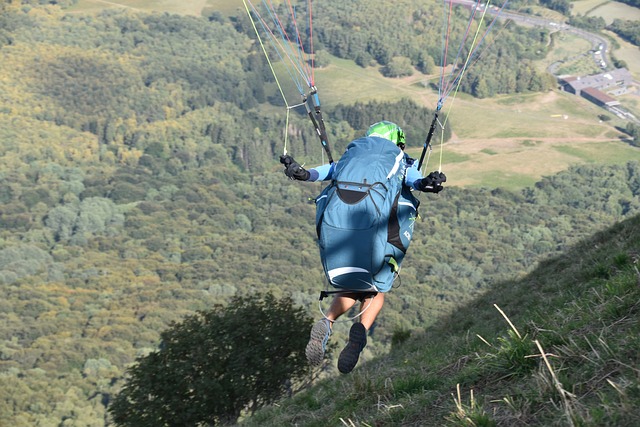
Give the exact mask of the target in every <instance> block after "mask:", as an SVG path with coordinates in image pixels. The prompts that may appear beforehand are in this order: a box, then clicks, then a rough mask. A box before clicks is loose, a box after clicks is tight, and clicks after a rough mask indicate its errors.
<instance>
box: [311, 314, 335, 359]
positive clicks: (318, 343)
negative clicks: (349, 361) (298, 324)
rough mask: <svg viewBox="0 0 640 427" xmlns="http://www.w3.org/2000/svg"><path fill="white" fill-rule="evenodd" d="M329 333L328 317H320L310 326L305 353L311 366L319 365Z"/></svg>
mask: <svg viewBox="0 0 640 427" xmlns="http://www.w3.org/2000/svg"><path fill="white" fill-rule="evenodd" d="M330 335H331V323H330V322H329V319H320V320H318V321H317V322H316V324H315V325H313V328H311V338H310V339H309V343H308V344H307V349H306V350H305V354H306V355H307V360H308V361H309V364H310V365H311V366H320V365H321V364H322V360H323V359H324V351H325V349H326V346H327V341H329V336H330Z"/></svg>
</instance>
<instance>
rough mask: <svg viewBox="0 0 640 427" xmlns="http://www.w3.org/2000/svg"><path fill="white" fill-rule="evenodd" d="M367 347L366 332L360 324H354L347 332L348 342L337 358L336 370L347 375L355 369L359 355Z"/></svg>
mask: <svg viewBox="0 0 640 427" xmlns="http://www.w3.org/2000/svg"><path fill="white" fill-rule="evenodd" d="M366 345H367V330H366V329H365V327H364V326H363V325H362V323H354V324H353V326H352V327H351V329H350V330H349V342H348V343H347V345H346V347H345V348H344V349H343V350H342V352H341V353H340V357H339V358H338V370H339V371H340V372H342V373H343V374H348V373H349V372H351V371H353V368H355V367H356V364H357V363H358V359H359V358H360V353H361V352H362V350H363V349H364V347H365V346H366Z"/></svg>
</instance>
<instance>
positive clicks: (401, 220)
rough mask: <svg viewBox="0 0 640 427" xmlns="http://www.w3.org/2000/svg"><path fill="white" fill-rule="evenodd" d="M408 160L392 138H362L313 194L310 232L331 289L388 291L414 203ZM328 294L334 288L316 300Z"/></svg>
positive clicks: (405, 241)
mask: <svg viewBox="0 0 640 427" xmlns="http://www.w3.org/2000/svg"><path fill="white" fill-rule="evenodd" d="M412 164H413V159H411V158H409V157H408V156H407V155H406V154H405V153H404V152H403V151H402V150H401V149H400V148H398V147H397V146H396V145H395V144H394V143H393V142H391V141H389V140H387V139H384V138H379V137H363V138H359V139H356V140H355V141H353V142H351V143H350V144H349V145H348V146H347V149H346V151H345V153H344V154H343V155H342V157H341V158H340V160H339V161H338V162H337V164H336V165H335V170H334V171H333V175H332V181H331V183H330V184H329V185H328V186H327V187H325V188H324V190H323V191H322V192H321V193H320V195H319V196H318V197H317V198H316V232H317V235H318V246H319V248H320V258H321V261H322V267H323V269H324V272H325V275H326V277H327V280H328V282H329V283H330V284H331V285H332V286H333V287H334V288H335V289H337V291H336V292H354V293H377V292H387V291H389V290H390V289H391V287H392V285H393V282H394V280H395V278H396V277H397V276H398V273H399V270H400V265H401V263H402V260H403V258H404V256H405V254H406V252H407V249H408V247H409V244H410V242H411V237H412V234H413V226H414V222H415V219H416V217H417V213H418V212H417V211H418V205H419V204H420V202H419V200H418V199H416V198H415V197H414V196H413V194H411V190H410V187H409V186H408V185H405V184H404V178H405V172H406V168H407V167H410V166H411V165H412ZM328 293H334V292H323V293H322V294H321V297H320V299H322V298H323V297H324V296H327V294H328ZM323 294H324V295H323Z"/></svg>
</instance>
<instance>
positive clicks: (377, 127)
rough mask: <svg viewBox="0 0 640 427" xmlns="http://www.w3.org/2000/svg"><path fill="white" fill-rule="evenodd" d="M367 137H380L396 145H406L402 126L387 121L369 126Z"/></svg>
mask: <svg viewBox="0 0 640 427" xmlns="http://www.w3.org/2000/svg"><path fill="white" fill-rule="evenodd" d="M366 136H379V137H381V138H386V139H388V140H390V141H391V142H393V143H395V144H396V145H401V144H402V145H404V132H403V131H402V129H401V128H400V126H398V125H397V124H395V123H392V122H388V121H386V120H383V121H381V122H378V123H374V124H372V125H371V126H369V130H368V131H367V134H366Z"/></svg>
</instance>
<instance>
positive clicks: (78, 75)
mask: <svg viewBox="0 0 640 427" xmlns="http://www.w3.org/2000/svg"><path fill="white" fill-rule="evenodd" d="M328 3H330V4H331V6H332V7H334V8H336V10H340V8H341V7H345V6H344V5H346V4H348V3H349V2H346V3H345V2H338V1H336V2H328ZM1 5H2V6H1V7H2V15H0V182H1V183H2V185H0V425H5V424H7V425H13V426H16V427H18V426H32V425H38V424H41V425H65V426H101V425H105V424H107V423H108V421H107V419H106V418H107V416H106V411H105V408H106V406H107V405H108V404H109V402H110V401H111V398H112V396H113V394H114V393H116V392H117V391H118V389H119V388H120V387H121V385H122V375H123V372H124V369H125V368H126V366H127V365H128V364H130V363H131V362H132V361H133V360H134V358H135V357H136V356H137V355H140V354H145V353H147V352H149V351H151V350H153V349H155V348H157V346H158V344H159V343H158V340H159V334H160V332H161V331H162V330H164V329H165V328H166V327H167V326H168V325H169V324H170V323H171V322H173V321H178V320H180V319H181V318H183V317H184V316H185V315H187V314H192V313H194V312H195V311H196V310H205V309H207V308H208V307H211V306H213V305H214V304H215V303H225V302H226V301H228V300H229V299H230V298H231V296H233V295H258V296H259V295H260V294H261V293H263V292H267V291H271V292H273V293H274V294H275V295H276V296H283V295H291V296H292V298H293V299H294V301H296V303H298V304H300V305H301V306H305V307H309V316H311V317H315V316H317V308H316V295H317V292H318V291H319V290H320V289H321V287H322V286H323V277H322V271H321V269H320V265H319V263H318V255H317V249H316V247H315V241H314V228H313V224H312V222H313V217H314V206H313V205H312V204H309V201H308V198H309V197H313V196H315V195H317V193H318V192H319V191H320V188H321V187H320V186H319V185H318V184H301V183H295V182H289V181H287V180H286V178H285V177H284V175H283V174H282V172H281V170H280V165H279V164H278V160H277V157H278V155H279V154H280V153H281V149H282V147H281V144H282V131H283V129H284V117H283V114H282V109H281V108H280V107H279V106H278V105H273V104H277V101H275V99H276V97H274V94H275V89H274V87H273V83H272V81H271V80H272V77H271V75H270V73H269V72H268V71H267V70H266V66H265V63H264V60H263V58H262V57H261V56H260V55H261V53H260V52H259V50H258V49H257V48H256V47H255V46H254V43H253V42H252V39H251V36H250V35H247V34H245V33H244V32H243V29H245V25H244V24H245V21H244V19H245V18H237V19H232V20H226V19H221V18H220V17H216V16H214V17H212V18H211V19H205V18H194V17H180V16H174V15H168V14H162V15H159V14H154V15H146V14H134V13H128V12H124V11H108V12H103V13H101V14H99V15H96V16H89V15H82V14H65V13H64V11H63V10H61V9H60V8H58V7H53V6H48V7H36V6H29V5H18V4H17V2H4V3H1ZM341 5H342V6H341ZM329 16H331V15H329ZM412 16H413V15H412ZM420 16H422V18H421V19H423V20H424V19H427V18H426V17H425V15H420ZM416 22H417V21H416ZM327 25H328V24H327ZM328 26H329V25H328ZM329 27H330V26H329ZM402 28H404V29H405V30H406V31H407V32H408V33H411V32H414V31H418V30H417V29H415V28H413V27H411V26H407V27H402ZM363 31H364V30H363ZM398 31H400V30H398ZM400 36H402V37H403V38H406V39H407V40H409V41H407V46H410V45H411V41H410V39H411V38H410V37H409V36H408V34H404V33H402V34H398V37H400ZM514 37H520V36H514ZM322 40H323V43H325V44H326V46H327V48H328V47H329V46H332V45H333V43H331V42H330V40H329V39H328V38H327V37H325V36H323V39H322ZM536 40H537V39H536ZM433 43H439V40H437V39H434V40H433ZM382 44H383V45H384V43H382ZM335 46H337V44H336V45H335ZM332 49H334V48H332ZM420 50H423V51H428V50H429V49H428V48H427V47H424V48H423V49H420ZM332 52H333V50H332ZM333 53H336V52H333ZM405 53H406V52H394V53H392V54H391V56H393V55H397V54H405ZM525 63H526V61H525ZM522 90H526V89H524V88H522ZM407 111H413V112H414V114H412V115H408V114H407ZM327 113H328V118H329V120H330V122H331V126H330V127H329V131H330V137H331V140H332V141H336V144H335V148H334V149H335V151H336V153H340V152H341V150H342V149H343V148H344V146H345V144H346V142H347V141H349V140H350V139H351V138H352V137H354V136H356V135H359V134H361V133H362V131H363V130H364V128H365V127H366V124H367V123H369V122H371V121H373V120H374V117H373V116H372V115H374V114H375V115H376V116H377V117H375V120H377V119H378V117H379V116H388V118H391V117H394V116H395V117H398V116H402V117H403V120H404V121H405V123H404V124H405V126H404V127H405V129H406V130H407V133H408V134H412V133H413V134H420V133H419V132H418V130H421V129H422V128H423V127H424V126H423V123H424V122H425V117H429V115H430V113H431V112H429V111H428V110H426V109H423V108H422V107H419V106H418V105H416V104H415V103H413V102H412V101H411V100H399V101H398V102H372V103H368V104H366V105H364V104H354V105H341V106H336V107H335V108H333V109H330V110H328V111H327ZM307 121H308V119H305V118H304V117H299V116H296V115H294V116H293V117H292V120H291V122H290V123H289V128H288V132H289V135H290V137H291V138H292V141H293V143H292V146H291V152H292V153H293V154H294V155H295V156H296V157H297V158H299V159H301V160H303V161H308V162H310V163H311V162H319V161H320V160H321V159H320V156H319V152H320V147H319V144H318V143H317V138H316V136H315V134H314V132H313V129H312V128H311V127H310V126H309V124H308V123H307ZM454 126H455V124H454ZM452 184H454V183H452ZM639 196H640V164H639V163H638V162H637V161H631V162H629V163H628V164H626V165H622V166H616V167H608V168H603V167H599V166H598V165H591V166H583V167H575V168H573V169H571V170H569V171H567V172H564V173H561V174H559V175H557V176H550V177H547V178H545V179H544V180H542V181H541V182H540V183H539V184H538V185H536V186H535V187H532V188H528V189H526V190H525V191H523V192H521V193H511V192H506V191H502V190H500V189H482V190H465V189H461V188H455V187H450V188H447V189H446V190H445V191H444V192H443V193H441V194H440V195H439V196H421V197H422V202H423V203H422V207H421V215H422V219H421V220H420V221H419V223H418V225H417V231H416V234H415V241H414V243H413V246H412V248H413V249H412V252H411V253H410V254H409V256H408V257H407V260H406V262H405V267H404V268H403V270H402V274H401V286H400V287H399V289H397V290H395V291H394V292H393V293H392V294H391V295H390V298H389V302H388V306H387V307H385V312H384V316H382V317H381V319H380V322H379V324H378V325H377V326H376V329H375V333H374V335H375V337H374V340H373V343H372V344H371V345H370V346H368V347H367V350H366V351H367V352H369V353H370V354H379V353H381V352H383V351H385V350H386V348H387V346H388V344H389V339H390V336H391V335H392V333H393V331H394V330H395V329H397V328H413V327H416V326H420V327H423V326H425V325H428V324H430V323H431V322H433V321H434V319H435V318H436V316H437V315H438V314H443V313H447V312H449V311H450V310H451V309H452V308H453V307H454V306H455V305H456V304H459V303H461V302H463V301H466V300H467V299H469V298H470V297H472V296H473V295H476V294H477V293H478V292H481V291H482V290H484V289H486V288H487V287H488V286H489V285H490V284H492V283H495V282H496V281H499V280H502V279H504V278H506V277H513V276H514V275H519V274H524V273H525V272H527V271H529V270H530V269H531V268H533V267H534V266H535V265H536V263H537V262H538V261H539V260H541V259H543V258H546V257H548V256H550V255H554V254H558V253H560V252H561V251H563V250H564V249H565V248H566V247H567V246H568V245H569V244H571V243H572V242H575V241H576V240H577V239H579V238H582V237H584V236H587V235H589V234H591V233H593V232H594V230H597V229H600V228H603V227H606V226H608V225H610V224H612V223H614V222H616V221H619V220H622V219H623V218H625V217H627V216H629V215H632V214H634V213H638V212H640V201H639V200H640V197H639ZM301 333H305V334H306V333H307V332H306V331H301Z"/></svg>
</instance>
